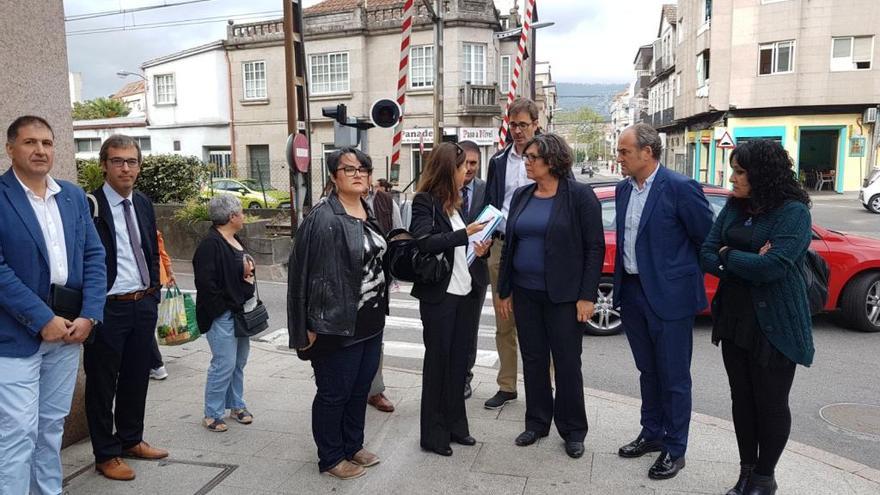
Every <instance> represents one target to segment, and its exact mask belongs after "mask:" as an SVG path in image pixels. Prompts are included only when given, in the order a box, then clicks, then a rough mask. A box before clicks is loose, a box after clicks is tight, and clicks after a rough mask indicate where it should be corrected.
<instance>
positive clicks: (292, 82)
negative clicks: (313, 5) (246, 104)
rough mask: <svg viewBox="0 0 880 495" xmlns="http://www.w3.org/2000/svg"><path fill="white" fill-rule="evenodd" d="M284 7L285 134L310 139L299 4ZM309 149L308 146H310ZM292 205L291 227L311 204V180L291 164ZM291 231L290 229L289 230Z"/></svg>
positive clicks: (294, 0)
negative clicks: (304, 208) (301, 134)
mask: <svg viewBox="0 0 880 495" xmlns="http://www.w3.org/2000/svg"><path fill="white" fill-rule="evenodd" d="M282 2H283V4H284V62H285V64H284V65H285V76H286V79H285V87H286V89H287V133H288V134H289V135H290V136H295V135H296V133H298V132H300V130H302V131H303V134H305V136H306V138H308V139H309V140H311V136H310V132H309V103H308V88H307V87H306V79H305V46H304V44H303V38H302V27H303V25H302V24H303V23H302V1H301V0H282ZM309 149H311V145H310V146H309ZM289 165H290V166H289V167H288V169H289V170H288V171H289V174H290V188H291V190H292V193H293V194H292V195H291V197H292V198H293V204H292V205H291V219H290V220H291V225H297V223H298V222H297V220H299V219H301V218H302V209H303V208H302V207H303V206H305V205H310V204H311V200H310V199H311V198H310V197H311V181H310V180H308V179H309V177H310V175H309V173H308V172H304V173H299V171H297V169H296V167H295V166H294V165H293V163H289ZM292 230H293V229H291V231H292Z"/></svg>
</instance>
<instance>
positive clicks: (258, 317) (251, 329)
mask: <svg viewBox="0 0 880 495" xmlns="http://www.w3.org/2000/svg"><path fill="white" fill-rule="evenodd" d="M251 259H253V258H251ZM254 266H255V267H256V265H254ZM254 290H255V291H256V293H257V295H256V297H257V305H256V307H254V309H252V310H250V311H238V312H236V313H235V314H233V323H234V327H235V336H236V337H253V336H254V335H257V334H258V333H260V332H262V331H264V330H266V329H267V328H269V312H268V311H266V306H265V305H264V304H263V301H261V300H260V286H259V285H258V284H257V271H256V269H255V270H254Z"/></svg>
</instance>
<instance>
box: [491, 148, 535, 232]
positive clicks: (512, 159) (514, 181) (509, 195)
mask: <svg viewBox="0 0 880 495" xmlns="http://www.w3.org/2000/svg"><path fill="white" fill-rule="evenodd" d="M532 182H535V181H533V180H532V179H529V178H528V176H526V161H525V158H523V156H522V155H520V154H519V153H517V152H516V146H515V145H514V146H511V147H510V153H508V154H507V169H506V171H505V176H504V203H503V205H502V207H501V213H503V214H504V216H503V217H502V219H501V224H500V225H499V226H498V228H499V229H500V230H499V232H502V233H504V232H505V231H506V230H507V215H508V214H509V213H510V202H511V201H512V200H513V193H514V192H515V191H516V190H517V189H519V188H520V187H522V186H527V185H529V184H531V183H532Z"/></svg>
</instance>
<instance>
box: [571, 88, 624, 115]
mask: <svg viewBox="0 0 880 495" xmlns="http://www.w3.org/2000/svg"><path fill="white" fill-rule="evenodd" d="M627 86H629V85H628V84H627V83H620V84H582V83H564V82H557V83H556V94H557V97H558V98H559V111H561V112H569V111H574V110H577V109H579V108H582V107H589V108H591V109H593V110H594V111H596V112H598V113H599V115H602V116H603V117H608V116H610V107H611V100H612V99H613V98H614V95H616V94H617V93H620V92H621V91H623V90H625V89H626V88H627Z"/></svg>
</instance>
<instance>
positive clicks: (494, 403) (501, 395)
mask: <svg viewBox="0 0 880 495" xmlns="http://www.w3.org/2000/svg"><path fill="white" fill-rule="evenodd" d="M514 400H516V392H505V391H503V390H499V391H498V392H496V393H495V395H493V396H492V397H490V398H489V400H487V401H486V402H485V404H483V407H485V408H486V409H501V408H502V407H504V405H505V404H507V403H508V402H510V401H514Z"/></svg>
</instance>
